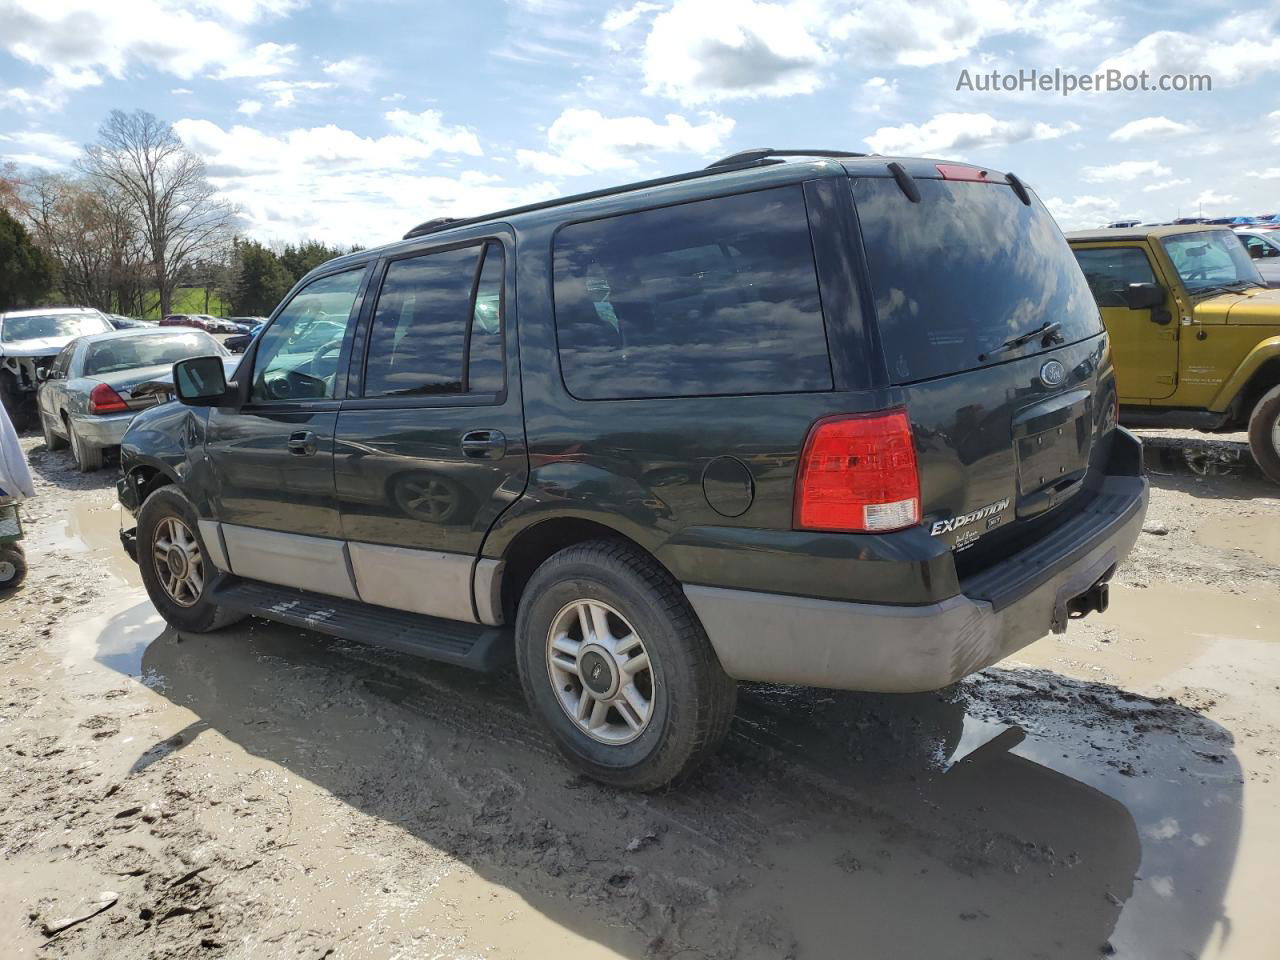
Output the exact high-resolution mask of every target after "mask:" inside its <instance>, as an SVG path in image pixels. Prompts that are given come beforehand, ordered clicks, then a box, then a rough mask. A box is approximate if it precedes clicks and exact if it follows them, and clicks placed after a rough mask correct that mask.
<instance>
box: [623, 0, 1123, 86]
mask: <svg viewBox="0 0 1280 960" xmlns="http://www.w3.org/2000/svg"><path fill="white" fill-rule="evenodd" d="M1100 7H1101V4H1100V3H1099V2H1097V0H1084V2H1077V3H1074V4H1071V5H1069V6H1068V5H1066V4H1062V3H1058V2H1053V0H989V2H987V3H986V4H984V5H983V7H982V9H981V11H980V12H979V11H976V10H975V9H974V8H973V7H972V6H971V4H970V3H969V2H968V0H933V2H931V3H927V4H925V3H920V4H903V3H901V2H899V0H856V2H837V0H741V2H738V3H735V4H734V5H733V8H732V12H731V13H728V12H727V11H726V10H725V9H724V5H723V4H715V3H706V2H704V0H675V2H674V3H672V5H671V6H670V7H669V8H668V9H666V10H663V11H662V12H661V13H659V14H658V15H657V16H655V17H653V19H652V23H651V25H650V26H649V28H648V33H647V36H645V38H644V41H643V48H642V50H641V51H640V59H641V66H642V69H643V72H644V77H645V81H646V88H645V89H646V92H647V93H653V94H660V95H662V96H667V97H671V98H672V99H675V100H678V101H680V102H681V103H684V104H694V105H696V104H704V103H714V102H719V101H724V100H732V99H747V98H753V97H781V96H790V95H792V94H800V93H811V92H812V91H814V90H816V89H817V88H818V87H820V86H822V85H823V84H824V83H825V82H826V81H827V78H828V75H829V72H830V71H829V70H828V68H829V67H830V66H831V65H832V64H834V63H835V62H837V61H839V60H847V61H849V62H851V63H853V64H855V65H856V66H857V67H858V68H859V69H867V68H869V67H876V66H887V65H892V66H905V67H931V66H936V65H939V64H943V63H952V62H954V61H956V60H959V59H961V58H963V57H967V56H973V55H975V54H977V53H978V52H979V51H978V47H979V45H980V44H981V43H983V42H984V41H985V40H988V39H990V38H992V37H995V36H1001V35H1013V34H1019V35H1024V36H1031V37H1034V38H1035V39H1036V40H1037V41H1038V42H1039V44H1040V45H1041V47H1042V48H1045V49H1049V50H1069V49H1074V48H1080V47H1085V46H1088V47H1091V48H1094V49H1096V48H1098V47H1101V46H1105V45H1106V44H1107V43H1108V42H1109V41H1110V37H1111V35H1112V34H1113V33H1114V31H1115V28H1116V24H1115V22H1114V21H1113V20H1110V19H1108V18H1106V17H1104V16H1103V15H1101V14H1099V13H1098V12H1097V11H1098V10H1099V9H1100ZM653 9H654V5H653V4H650V3H643V2H641V3H636V4H633V5H632V6H631V7H628V8H622V9H618V10H614V11H612V12H610V13H609V14H608V15H607V16H606V17H605V19H604V23H603V27H604V28H605V30H606V31H608V32H609V33H610V34H611V35H612V37H613V38H612V39H611V40H610V41H609V44H610V46H611V47H614V48H621V47H622V46H623V45H622V42H621V40H620V39H618V37H619V35H621V34H624V33H626V31H627V29H628V28H629V27H631V26H632V25H633V24H635V23H636V22H637V21H638V20H640V19H641V18H642V17H643V16H644V15H646V14H648V13H651V12H653Z"/></svg>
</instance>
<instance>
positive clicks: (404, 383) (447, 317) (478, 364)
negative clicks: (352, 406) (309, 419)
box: [364, 243, 505, 397]
mask: <svg viewBox="0 0 1280 960" xmlns="http://www.w3.org/2000/svg"><path fill="white" fill-rule="evenodd" d="M502 280H503V253H502V246H501V245H500V244H497V243H488V244H473V245H471V246H467V247H460V248H457V249H453V250H442V251H439V252H436V253H427V254H420V255H418V256H413V257H406V258H404V259H401V260H393V261H391V263H390V264H389V265H388V266H387V272H386V276H385V277H384V278H383V281H382V289H381V291H380V292H379V294H378V303H377V307H376V308H375V310H374V314H373V327H372V330H371V331H370V334H369V351H368V360H367V361H366V363H365V377H364V395H365V396H366V397H400V396H418V395H438V394H461V393H497V392H498V391H500V390H501V389H502V387H503V385H504V383H505V367H504V363H503V357H504V353H503V346H502V343H503V341H502V338H503V329H502V328H503V323H502V312H503V295H502V287H503V282H502Z"/></svg>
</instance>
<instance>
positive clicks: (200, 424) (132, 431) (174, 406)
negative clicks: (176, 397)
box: [120, 403, 210, 517]
mask: <svg viewBox="0 0 1280 960" xmlns="http://www.w3.org/2000/svg"><path fill="white" fill-rule="evenodd" d="M208 416H209V411H208V408H203V407H188V406H184V405H183V404H180V403H162V404H160V405H159V406H156V407H151V408H150V409H148V410H144V411H143V412H142V413H140V414H138V415H137V416H136V417H134V418H133V422H132V423H130V424H129V429H128V430H127V431H125V435H124V437H123V438H122V439H121V441H120V471H121V473H123V474H124V483H123V484H122V497H123V489H124V488H125V487H129V488H131V489H132V490H133V491H134V492H135V493H136V482H135V479H134V478H136V477H137V476H138V471H139V470H156V471H159V472H160V473H163V474H164V475H165V476H166V477H168V478H169V479H170V480H171V481H172V482H173V483H176V484H178V485H180V486H182V487H183V489H184V491H185V492H186V494H187V496H188V497H190V498H191V501H192V503H194V504H195V505H196V510H197V512H198V513H199V514H200V516H202V517H207V516H210V513H209V502H208V492H207V490H204V489H202V487H203V486H205V484H204V483H203V482H202V481H201V479H200V478H201V477H202V476H203V475H204V473H205V471H202V470H200V469H199V465H200V464H201V463H203V461H204V441H205V424H206V423H207V421H208ZM125 505H126V506H128V504H125ZM138 505H139V506H140V505H141V502H140V498H139V504H138Z"/></svg>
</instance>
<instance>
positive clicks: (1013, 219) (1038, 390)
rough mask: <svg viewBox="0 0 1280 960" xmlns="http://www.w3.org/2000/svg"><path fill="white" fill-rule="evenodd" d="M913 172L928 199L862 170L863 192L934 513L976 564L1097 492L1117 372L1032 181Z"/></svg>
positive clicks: (871, 258)
mask: <svg viewBox="0 0 1280 960" xmlns="http://www.w3.org/2000/svg"><path fill="white" fill-rule="evenodd" d="M947 169H948V171H949V172H953V173H955V174H958V175H959V176H962V177H963V176H965V175H966V174H965V170H964V169H963V168H954V167H948V168H947ZM914 183H915V185H916V187H917V189H918V191H919V195H920V196H919V202H911V201H910V200H909V199H908V198H907V196H906V194H905V192H904V190H903V189H902V188H900V187H899V185H898V183H897V182H895V181H894V180H892V179H888V178H874V177H863V178H858V179H855V180H854V181H853V193H854V197H855V200H856V203H857V210H858V218H859V222H860V225H861V231H862V238H863V245H864V251H865V256H866V260H867V266H868V270H869V273H870V283H871V291H872V294H873V297H874V300H875V313H876V316H877V318H878V324H877V327H878V333H879V337H880V342H881V347H882V349H883V354H884V358H885V363H886V366H887V370H888V376H889V380H890V381H891V382H892V383H893V384H895V385H896V386H898V387H900V388H901V389H902V391H903V392H904V394H905V397H906V406H907V411H908V415H909V417H910V420H911V425H912V431H913V433H914V437H915V442H916V450H917V458H918V463H919V468H920V492H921V510H922V513H923V517H924V522H925V525H926V527H927V528H928V529H929V531H930V533H932V534H933V535H934V536H937V537H938V538H939V539H941V540H943V541H944V542H946V543H947V544H949V545H950V546H951V547H952V549H953V550H955V551H956V552H957V555H956V564H957V568H958V569H959V571H960V574H961V576H965V575H968V574H970V573H974V572H977V571H978V570H980V569H982V568H983V567H985V566H986V565H988V564H990V563H992V562H994V561H995V560H998V559H1000V558H1002V557H1004V556H1007V555H1008V554H1009V553H1011V552H1013V551H1015V550H1018V549H1021V548H1022V547H1023V546H1025V545H1026V544H1028V543H1030V542H1032V541H1034V540H1035V539H1037V538H1039V537H1042V536H1044V535H1045V534H1046V533H1047V532H1048V530H1049V529H1052V528H1053V527H1056V526H1057V525H1059V524H1060V523H1062V522H1064V521H1065V520H1067V519H1069V518H1070V516H1072V515H1073V514H1074V513H1075V512H1077V511H1078V510H1079V509H1081V508H1082V507H1083V506H1084V505H1086V504H1087V502H1088V500H1089V497H1090V495H1091V491H1092V490H1093V489H1094V488H1096V485H1097V483H1098V482H1100V479H1101V467H1100V465H1101V464H1103V463H1105V462H1106V456H1107V454H1108V452H1109V442H1110V438H1111V429H1112V427H1113V426H1114V407H1113V404H1114V376H1113V372H1112V370H1111V362H1110V356H1109V353H1108V351H1107V344H1106V336H1105V333H1104V330H1103V327H1102V320H1101V317H1100V315H1099V313H1098V308H1097V305H1096V304H1095V302H1094V299H1093V297H1092V295H1091V294H1090V292H1089V288H1088V286H1087V284H1086V283H1085V280H1084V277H1083V275H1082V274H1081V272H1080V268H1079V267H1078V266H1077V264H1076V260H1075V258H1074V257H1073V256H1072V255H1071V250H1070V248H1069V247H1068V246H1067V242H1066V240H1065V239H1064V238H1063V236H1062V233H1061V231H1060V230H1059V229H1058V226H1057V224H1056V223H1055V222H1054V221H1053V218H1052V217H1051V216H1050V215H1049V213H1048V211H1046V210H1045V208H1044V207H1043V205H1041V203H1040V202H1039V200H1038V199H1037V198H1036V197H1035V196H1034V195H1029V199H1030V203H1029V204H1028V203H1024V202H1023V201H1022V200H1021V199H1020V198H1019V196H1018V194H1017V193H1016V192H1015V191H1014V189H1013V188H1012V187H1011V186H1010V185H1009V184H1008V183H1007V182H1006V181H1005V179H1004V177H1002V176H1001V175H999V174H988V175H985V176H984V177H983V178H982V179H981V180H966V179H945V178H938V179H926V178H921V177H917V178H916V179H915V181H914ZM1046 324H1048V325H1049V326H1045V325H1046ZM1027 334H1031V336H1026V337H1025V339H1024V335H1027ZM1015 340H1021V341H1022V342H1014V341H1015Z"/></svg>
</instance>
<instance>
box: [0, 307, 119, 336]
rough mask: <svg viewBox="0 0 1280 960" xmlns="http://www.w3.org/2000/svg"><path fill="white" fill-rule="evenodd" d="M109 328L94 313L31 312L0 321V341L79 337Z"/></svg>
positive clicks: (103, 331) (109, 325) (107, 324)
mask: <svg viewBox="0 0 1280 960" xmlns="http://www.w3.org/2000/svg"><path fill="white" fill-rule="evenodd" d="M110 329H111V324H109V323H108V322H107V321H106V320H105V319H103V317H102V316H100V315H99V314H96V313H47V314H33V315H31V316H29V317H8V318H7V319H5V320H3V321H0V342H4V343H17V342H18V341H19V340H43V339H44V338H45V337H80V336H84V335H85V334H89V333H106V332H107V331H108V330H110Z"/></svg>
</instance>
